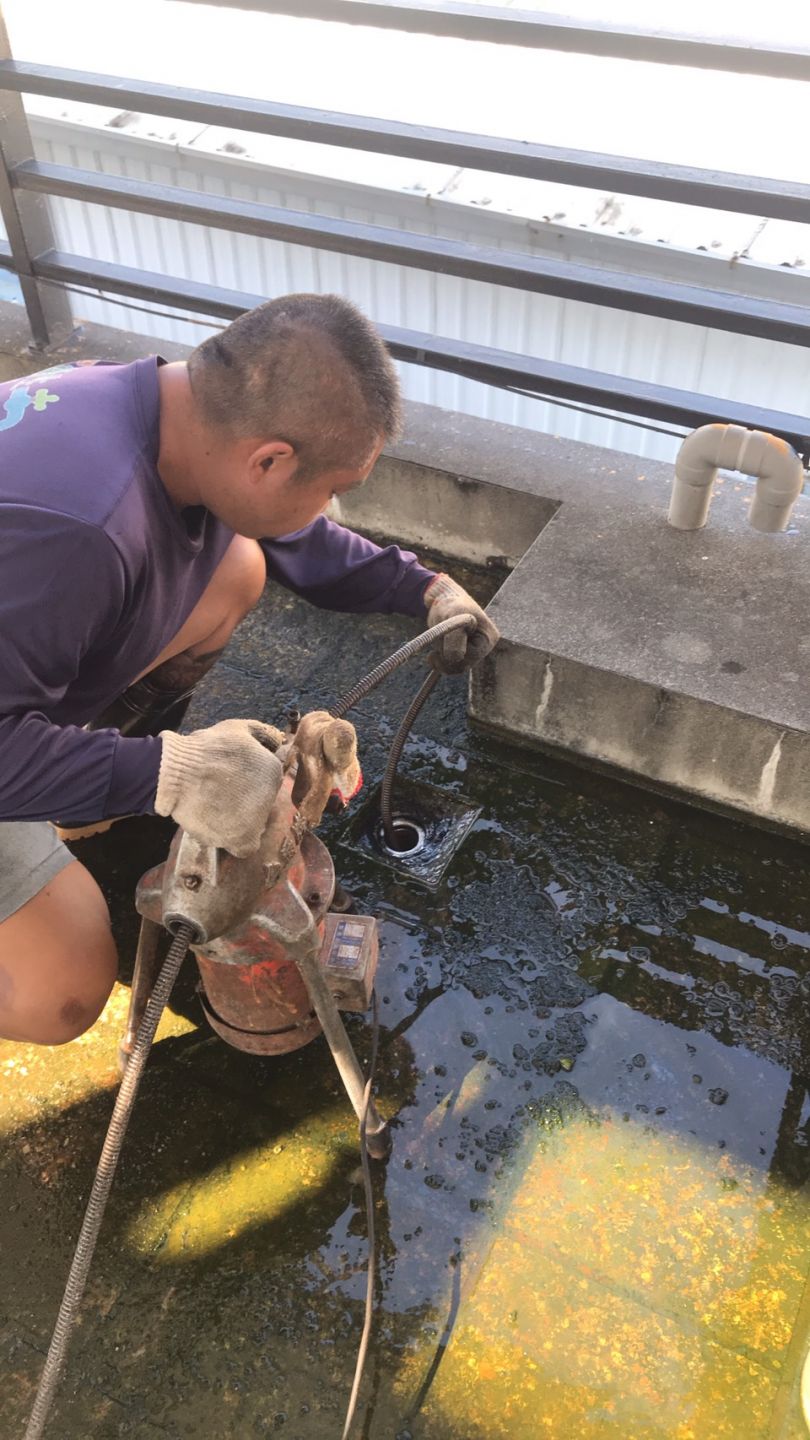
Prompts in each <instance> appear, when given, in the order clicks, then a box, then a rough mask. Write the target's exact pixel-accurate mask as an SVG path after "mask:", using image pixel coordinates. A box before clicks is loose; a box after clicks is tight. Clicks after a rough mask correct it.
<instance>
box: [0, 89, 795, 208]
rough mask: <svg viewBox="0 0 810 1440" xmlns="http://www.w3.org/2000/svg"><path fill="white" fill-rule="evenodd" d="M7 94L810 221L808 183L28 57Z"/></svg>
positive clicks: (685, 202) (621, 192) (688, 203)
mask: <svg viewBox="0 0 810 1440" xmlns="http://www.w3.org/2000/svg"><path fill="white" fill-rule="evenodd" d="M0 90H11V91H14V92H16V93H20V94H31V95H53V96H58V97H59V98H63V99H66V100H73V101H79V102H82V103H86V104H91V105H114V106H118V107H120V108H121V109H122V110H134V111H146V112H147V113H148V114H150V115H167V116H170V117H172V118H174V119H180V120H193V121H197V122H198V123H199V124H201V125H226V126H229V127H232V128H233V129H235V130H247V131H250V132H252V133H255V134H260V135H284V136H287V137H288V138H291V139H294V140H307V141H313V142H317V143H318V144H322V145H341V146H345V147H348V148H351V149H356V150H370V151H373V152H375V153H377V154H382V155H405V156H412V157H414V158H416V159H420V160H428V161H430V162H432V163H434V164H445V165H452V166H455V167H457V168H460V169H469V170H483V171H491V172H494V173H496V174H501V175H519V176H521V177H523V178H525V179H530V180H551V181H554V182H556V183H557V184H561V185H581V186H586V187H588V188H590V189H595V190H609V191H611V192H613V191H618V192H619V193H620V194H622V195H642V196H645V197H647V198H650V199H655V200H668V201H673V202H676V203H680V204H686V205H706V206H710V207H711V208H712V209H718V210H732V211H734V212H735V213H738V214H745V215H757V216H769V217H770V218H772V219H777V220H795V221H798V222H800V223H804V224H808V223H810V185H806V184H801V183H799V182H798V181H795V182H794V181H790V180H773V179H767V178H765V177H758V176H750V175H736V174H734V173H732V172H729V171H719V170H700V169H695V168H694V167H692V166H688V165H669V164H663V163H658V162H656V161H651V160H636V159H632V158H630V157H624V156H621V155H601V154H598V153H592V152H590V151H587V150H567V149H562V148H559V147H556V146H552V145H533V144H528V143H525V144H524V142H523V141H521V140H501V139H498V138H497V137H493V136H489V135H472V134H465V133H464V132H463V131H458V130H440V129H432V128H429V127H426V126H416V125H406V124H403V123H402V122H400V121H397V120H379V119H374V118H372V117H365V116H362V115H344V114H339V113H337V112H334V111H328V110H315V109H311V108H308V107H306V106H302V105H280V104H275V103H273V102H272V101H268V100H251V99H249V98H247V97H242V96H238V95H220V94H217V93H215V92H211V91H207V90H191V89H182V88H176V87H174V86H172V85H158V84H154V83H153V82H151V81H145V80H129V79H126V78H124V77H122V76H119V75H100V74H97V73H95V72H90V71H82V70H67V69H63V68H62V67H60V66H58V65H35V64H32V63H28V62H24V61H14V60H6V61H3V62H1V63H0Z"/></svg>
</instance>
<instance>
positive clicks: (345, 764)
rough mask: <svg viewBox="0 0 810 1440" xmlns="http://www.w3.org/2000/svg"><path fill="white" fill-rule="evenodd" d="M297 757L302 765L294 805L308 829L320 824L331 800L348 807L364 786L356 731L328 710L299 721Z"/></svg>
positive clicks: (297, 775) (299, 770)
mask: <svg viewBox="0 0 810 1440" xmlns="http://www.w3.org/2000/svg"><path fill="white" fill-rule="evenodd" d="M293 754H294V757H295V759H296V761H297V765H298V771H297V774H296V777H295V783H294V785H293V792H292V798H293V804H295V805H297V806H298V808H299V810H300V812H301V814H302V816H303V817H304V819H305V820H306V822H307V824H308V825H311V826H315V825H318V824H319V823H320V820H321V817H322V815H323V812H324V810H325V809H326V806H327V804H328V802H329V800H330V797H331V796H333V795H334V796H336V798H337V800H338V802H339V804H340V805H341V806H343V805H347V804H348V802H349V800H351V798H352V796H354V795H356V794H357V792H358V790H359V789H360V787H361V785H362V783H363V775H362V771H361V769H360V762H359V760H358V758H357V734H356V732H355V728H354V726H353V725H352V724H351V723H350V722H349V721H348V720H336V719H335V717H334V715H330V714H329V712H328V710H311V711H310V712H309V714H308V715H304V716H303V717H302V719H301V720H299V722H298V728H297V730H296V732H295V741H294V749H293Z"/></svg>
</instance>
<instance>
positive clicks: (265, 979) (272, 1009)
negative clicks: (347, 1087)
mask: <svg viewBox="0 0 810 1440" xmlns="http://www.w3.org/2000/svg"><path fill="white" fill-rule="evenodd" d="M291 792H292V782H291V781H289V780H287V781H285V783H284V786H283V787H282V791H281V793H280V795H279V799H278V802H277V807H276V816H275V818H274V838H275V843H274V846H273V853H274V855H275V857H276V858H275V859H274V860H273V861H271V862H270V863H267V864H263V863H262V861H261V860H260V859H258V857H257V858H253V857H251V858H249V859H247V860H239V859H237V858H235V857H234V856H232V855H228V854H226V853H225V852H217V855H216V860H215V870H214V872H213V873H206V870H205V866H204V865H200V866H199V867H198V868H192V869H189V868H188V857H187V856H184V855H183V853H182V850H181V847H182V843H183V836H182V832H178V835H177V836H176V837H175V839H174V842H173V844H172V847H171V849H170V851H169V855H168V857H167V859H166V861H165V862H164V863H163V864H162V865H158V866H156V867H155V868H154V869H152V870H149V871H148V872H147V873H146V874H145V875H144V876H143V877H142V879H141V881H140V883H139V885H138V888H137V892H136V896H135V904H136V907H137V909H138V911H139V913H140V914H141V915H142V916H143V917H144V918H145V919H147V920H150V921H153V922H155V923H157V924H158V925H160V924H162V923H164V919H165V915H166V910H167V897H168V900H169V906H170V907H171V904H174V905H175V906H177V905H178V904H183V903H184V904H185V906H186V908H188V909H189V911H190V912H192V913H194V911H195V910H197V911H199V913H200V914H201V915H203V916H204V918H207V911H206V901H207V898H209V897H208V891H209V890H210V906H211V907H214V906H216V907H217V908H218V910H219V908H220V907H222V906H223V905H224V906H226V907H227V906H228V905H230V906H231V911H232V912H234V913H235V920H234V922H233V923H230V924H228V925H227V928H225V929H224V930H223V931H222V933H220V934H216V933H215V938H213V939H211V940H209V941H205V942H203V943H192V946H191V949H192V950H193V952H194V955H195V957H196V961H197V967H198V970H199V974H200V997H201V1000H202V1005H203V1009H204V1011H205V1015H206V1018H207V1020H208V1022H209V1024H210V1025H211V1027H212V1029H213V1030H215V1031H216V1033H217V1034H218V1035H220V1036H221V1037H222V1039H223V1040H226V1041H227V1042H228V1044H229V1045H233V1046H235V1047H236V1048H237V1049H238V1050H245V1051H248V1052H249V1053H251V1054H257V1055H283V1054H287V1053H289V1052H290V1051H293V1050H298V1049H300V1048H301V1047H302V1046H303V1045H307V1044H308V1043H309V1041H310V1040H313V1039H314V1038H315V1036H316V1035H319V1034H320V1033H321V1025H320V1022H319V1020H318V1018H317V1016H316V1014H315V1011H314V1009H313V1005H312V1002H311V1000H310V997H309V994H308V991H307V987H306V985H305V983H304V980H303V977H302V975H301V971H300V969H299V966H298V964H297V962H296V960H295V958H294V956H293V954H292V953H291V947H290V946H288V945H285V943H284V940H283V938H282V937H283V936H284V935H285V934H294V933H295V932H296V930H299V929H300V924H301V921H300V914H301V904H300V902H301V900H303V902H304V904H305V905H306V906H307V908H308V910H309V912H310V914H311V916H312V920H313V922H314V924H315V927H316V929H317V932H318V936H319V937H320V940H321V956H320V959H321V965H322V968H323V970H324V974H325V978H326V980H327V983H328V985H329V988H330V990H331V991H332V993H333V995H334V996H335V999H336V1001H337V1003H338V1004H339V1005H340V1006H341V1007H342V1008H343V1009H352V1010H358V1009H365V1008H367V1006H368V1004H369V1003H370V998H371V990H372V987H373V982H374V971H375V969H376V959H377V946H376V927H375V922H374V921H373V920H371V919H370V918H369V917H359V916H358V917H352V922H351V923H350V925H349V927H348V928H349V929H350V930H351V931H352V932H356V933H354V934H351V935H349V936H345V935H343V934H341V935H339V936H337V937H336V935H335V927H334V924H332V925H331V926H330V927H329V935H328V937H327V939H326V943H325V944H324V934H325V919H326V915H327V912H328V910H329V906H330V904H331V902H332V898H333V895H334V891H335V869H334V865H333V863H332V858H331V856H330V854H329V852H328V850H327V849H326V846H325V845H324V844H323V843H322V842H321V841H320V840H319V839H318V838H317V836H315V835H313V834H312V832H311V831H310V830H305V831H304V832H303V834H301V831H300V827H299V826H298V824H297V819H298V812H297V810H296V807H295V806H294V805H293V803H292V798H291ZM291 892H292V893H291ZM178 895H179V896H180V897H181V898H180V900H178V898H177V897H178ZM244 901H247V903H240V902H244ZM217 918H218V920H220V923H221V915H220V914H218V916H217ZM330 918H331V919H334V917H330ZM206 928H207V927H205V926H203V930H204V931H205V929H206ZM345 928H346V927H344V929H345ZM213 929H214V931H215V932H216V930H217V929H218V925H215V926H214V927H213ZM336 942H341V943H336ZM150 968H151V967H150Z"/></svg>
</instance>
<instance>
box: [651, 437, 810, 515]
mask: <svg viewBox="0 0 810 1440" xmlns="http://www.w3.org/2000/svg"><path fill="white" fill-rule="evenodd" d="M721 467H722V469H724V470H740V471H742V473H743V474H744V475H754V476H756V481H757V488H756V493H755V495H754V501H753V504H752V506H751V513H750V515H749V517H748V519H749V521H750V523H751V524H752V525H753V526H754V529H755V530H764V531H766V532H767V533H769V534H773V533H775V532H777V531H779V530H784V529H785V528H786V526H787V523H788V521H789V519H790V515H791V511H792V510H793V506H794V505H795V503H796V500H797V499H798V497H799V495H800V494H801V490H802V485H803V483H804V471H803V469H802V462H801V460H800V459H799V456H798V455H797V454H796V451H795V450H793V449H792V448H791V446H790V445H788V443H787V441H786V440H780V439H779V438H778V437H777V436H776V435H768V434H766V433H765V431H764V430H745V429H744V428H743V426H742V425H702V426H701V427H700V429H699V430H693V431H692V434H691V435H687V437H686V439H685V440H684V442H683V444H682V445H681V448H680V450H679V451H678V458H677V460H676V461H675V483H674V485H673V487H672V499H671V500H670V504H669V515H668V519H669V523H670V525H674V526H675V529H676V530H700V529H701V527H702V526H703V525H705V524H706V517H707V516H708V513H709V504H710V503H711V498H712V486H713V485H714V482H715V479H716V478H717V471H718V469H720V468H721Z"/></svg>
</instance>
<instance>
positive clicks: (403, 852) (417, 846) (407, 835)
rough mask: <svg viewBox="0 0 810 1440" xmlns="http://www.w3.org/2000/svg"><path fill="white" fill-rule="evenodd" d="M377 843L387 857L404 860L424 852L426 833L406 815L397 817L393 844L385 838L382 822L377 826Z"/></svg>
mask: <svg viewBox="0 0 810 1440" xmlns="http://www.w3.org/2000/svg"><path fill="white" fill-rule="evenodd" d="M377 841H378V843H379V845H380V848H381V849H382V850H384V851H385V853H386V855H396V856H398V857H399V859H400V860H403V859H406V858H407V857H408V856H411V855H419V854H420V853H421V851H422V850H424V848H425V832H424V830H423V829H422V826H421V825H417V823H416V821H415V820H409V819H408V818H407V816H405V815H395V816H394V835H393V843H391V844H389V843H388V841H387V840H386V838H385V830H384V828H383V823H382V820H381V821H380V822H379V824H378V826H377Z"/></svg>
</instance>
